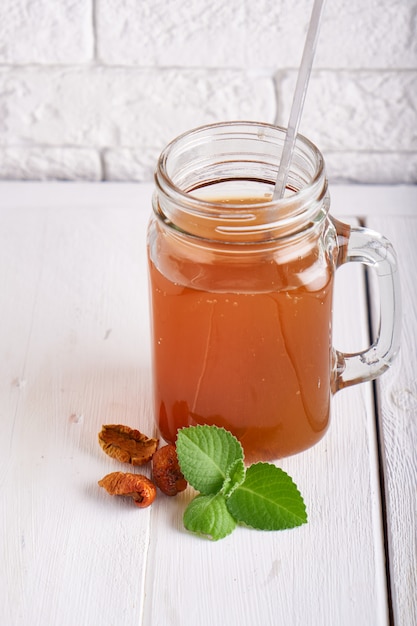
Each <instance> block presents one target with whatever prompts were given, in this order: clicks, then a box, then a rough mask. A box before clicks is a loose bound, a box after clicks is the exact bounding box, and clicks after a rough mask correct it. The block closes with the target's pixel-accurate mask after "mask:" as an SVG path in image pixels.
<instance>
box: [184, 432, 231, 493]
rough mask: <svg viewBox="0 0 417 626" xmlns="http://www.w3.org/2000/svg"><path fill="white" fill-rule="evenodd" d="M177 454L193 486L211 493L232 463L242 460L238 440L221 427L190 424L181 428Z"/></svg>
mask: <svg viewBox="0 0 417 626" xmlns="http://www.w3.org/2000/svg"><path fill="white" fill-rule="evenodd" d="M176 447H177V456H178V461H179V464H180V467H181V472H182V473H183V474H184V477H185V479H186V480H187V481H188V482H189V483H190V485H191V486H192V487H194V489H197V491H200V493H202V494H205V495H209V494H216V493H218V492H219V491H220V489H221V488H222V486H223V483H224V481H225V479H226V477H227V475H228V471H229V468H230V466H231V465H232V463H234V462H235V461H236V460H238V459H241V460H242V462H243V449H242V446H241V445H240V443H239V441H238V440H237V439H236V437H234V436H233V435H232V434H231V433H229V432H228V431H227V430H225V429H224V428H219V427H218V426H207V425H204V426H189V427H188V428H182V429H180V430H179V431H178V436H177V442H176Z"/></svg>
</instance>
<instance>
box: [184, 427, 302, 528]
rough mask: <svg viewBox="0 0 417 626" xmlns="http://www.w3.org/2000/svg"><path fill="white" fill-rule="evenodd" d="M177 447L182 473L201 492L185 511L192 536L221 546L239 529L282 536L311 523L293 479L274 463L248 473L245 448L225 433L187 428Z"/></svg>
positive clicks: (221, 429)
mask: <svg viewBox="0 0 417 626" xmlns="http://www.w3.org/2000/svg"><path fill="white" fill-rule="evenodd" d="M176 447H177V456H178V462H179V464H180V468H181V472H182V473H183V474H184V477H185V479H186V480H187V481H188V482H189V484H190V485H191V486H192V487H194V489H196V490H197V491H199V492H200V495H198V496H196V497H195V498H194V499H193V500H192V501H191V502H190V503H189V505H188V507H187V509H186V510H185V513H184V526H185V528H186V529H187V530H190V531H191V532H194V533H197V534H200V535H205V536H208V537H210V538H211V539H213V540H218V539H223V537H227V535H230V533H231V532H233V530H234V529H235V528H236V525H237V524H245V525H246V526H251V527H252V528H256V529H258V530H283V529H286V528H295V527H296V526H301V524H305V523H306V522H307V513H306V507H305V504H304V500H303V498H302V496H301V494H300V492H299V491H298V488H297V486H296V485H295V483H294V482H293V480H292V479H291V478H290V476H288V474H286V473H285V472H284V471H283V470H282V469H280V468H279V467H276V466H275V465H272V464H270V463H255V464H254V465H251V466H249V467H248V468H246V467H245V464H244V455H243V449H242V446H241V444H240V443H239V441H238V440H237V439H236V437H234V436H233V435H232V434H231V433H230V432H228V431H227V430H225V429H224V428H219V427H217V426H189V427H187V428H182V429H180V430H179V431H178V437H177V444H176Z"/></svg>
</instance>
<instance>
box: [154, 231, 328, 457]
mask: <svg viewBox="0 0 417 626" xmlns="http://www.w3.org/2000/svg"><path fill="white" fill-rule="evenodd" d="M162 239H163V237H162ZM158 249H159V255H162V256H163V257H164V258H165V263H162V265H161V266H160V264H158V262H157V261H156V262H155V261H154V260H153V259H152V258H151V259H150V284H151V298H152V309H153V318H152V326H153V365H154V389H155V410H156V414H157V421H158V426H159V429H160V432H161V435H162V437H163V438H164V439H165V440H166V441H168V442H174V441H175V438H176V433H177V430H178V429H179V428H181V427H184V426H189V425H195V424H216V425H218V426H223V427H224V428H226V429H227V430H230V431H231V432H232V433H233V434H235V435H236V436H237V437H238V438H239V440H240V441H241V443H242V445H243V448H244V452H245V459H246V460H247V462H254V461H257V460H272V459H277V458H281V457H285V456H289V455H291V454H295V453H297V452H300V451H302V450H305V449H306V448H308V447H310V446H312V445H313V444H314V443H316V442H317V441H318V440H319V439H320V438H321V437H322V436H323V434H324V432H325V431H326V429H327V426H328V420H329V409H330V368H331V349H330V346H331V313H332V278H331V274H330V272H329V271H328V269H326V264H325V263H323V260H322V259H320V254H318V253H317V250H316V246H311V247H310V248H308V252H307V254H304V255H303V256H297V255H295V257H291V261H290V262H289V263H286V264H283V263H280V260H279V257H277V258H276V259H274V258H271V259H269V260H268V261H264V262H263V263H262V262H261V265H259V263H260V261H259V258H254V260H253V262H251V261H248V264H247V265H246V266H245V267H244V268H243V270H242V272H241V273H240V274H239V271H237V273H236V276H235V278H236V280H235V281H234V279H233V271H234V270H233V269H232V270H231V269H230V266H229V264H228V258H227V257H224V256H223V255H219V257H218V258H217V257H216V256H215V255H214V257H213V258H211V260H210V262H207V263H202V264H200V266H198V264H197V265H196V264H195V263H191V264H190V262H189V261H188V260H186V259H184V257H183V255H182V253H180V251H179V249H178V250H176V245H175V241H169V237H167V238H166V239H165V240H164V241H159V243H158ZM177 252H178V254H177ZM151 257H152V253H151ZM168 266H172V267H173V268H175V271H174V272H173V273H172V275H171V272H170V271H167V267H168ZM192 272H194V274H195V276H194V279H193V277H192ZM231 272H232V276H231ZM181 275H184V276H187V279H186V280H184V281H182V280H181ZM304 277H305V278H304ZM245 283H246V284H245ZM233 284H234V285H236V286H237V287H233V288H232V285H233Z"/></svg>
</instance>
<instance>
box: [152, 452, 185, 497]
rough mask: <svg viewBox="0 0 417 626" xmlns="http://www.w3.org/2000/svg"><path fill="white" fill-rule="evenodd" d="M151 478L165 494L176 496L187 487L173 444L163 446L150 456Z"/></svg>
mask: <svg viewBox="0 0 417 626" xmlns="http://www.w3.org/2000/svg"><path fill="white" fill-rule="evenodd" d="M152 478H153V480H154V483H155V485H156V486H157V487H159V489H160V490H161V491H162V492H163V493H165V494H166V495H167V496H176V495H177V493H179V492H180V491H184V489H186V487H187V481H186V480H185V478H184V476H183V474H182V472H181V469H180V466H179V463H178V458H177V451H176V449H175V446H174V445H173V444H169V445H167V446H163V447H162V448H159V450H157V451H156V452H155V454H154V455H153V457H152Z"/></svg>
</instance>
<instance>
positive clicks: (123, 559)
mask: <svg viewBox="0 0 417 626" xmlns="http://www.w3.org/2000/svg"><path fill="white" fill-rule="evenodd" d="M0 190H1V193H0V215H1V218H0V219H1V221H0V284H1V292H2V298H1V303H0V435H1V443H2V446H1V456H0V497H1V504H0V515H1V518H0V519H1V534H0V542H1V554H0V563H1V565H0V571H1V579H0V624H1V626H37V625H39V626H40V625H42V626H80V625H91V626H96V625H100V626H110V625H112V626H119V625H120V626H124V625H126V626H138V625H140V624H142V625H145V626H154V625H155V626H159V625H161V626H166V625H171V624H172V625H178V626H195V625H198V626H205V625H207V626H223V625H225V626H258V625H259V626H269V625H271V626H272V625H273V626H276V625H277V626H281V625H282V626H293V625H294V626H295V625H300V626H308V625H314V626H316V625H317V626H352V625H355V626H372V625H377V626H380V625H381V626H382V625H385V624H395V626H411V625H415V624H417V375H416V371H417V321H416V319H417V315H416V314H417V296H416V286H415V285H416V282H415V281H416V278H415V277H416V270H417V249H416V248H417V246H416V244H417V188H413V187H387V188H383V187H347V186H343V187H334V188H333V189H332V190H331V191H332V214H333V215H335V216H338V217H345V218H346V219H356V218H359V219H360V220H362V221H363V223H364V224H365V225H367V226H369V227H371V228H374V229H375V230H378V231H380V232H382V233H383V234H385V235H386V236H387V237H388V238H390V239H391V241H392V242H393V244H394V246H395V247H396V249H397V252H398V255H399V262H400V269H401V277H402V285H403V334H402V339H403V341H402V351H401V354H400V357H399V358H398V359H397V361H396V362H395V364H394V366H393V367H392V369H391V370H390V371H389V372H388V373H386V374H385V375H384V376H383V377H382V378H381V379H380V381H379V382H378V383H377V384H376V385H373V384H371V383H367V384H362V385H358V386H356V387H351V388H349V389H346V390H344V391H341V392H339V393H338V394H337V395H336V396H335V398H334V403H333V417H332V425H331V428H330V431H329V432H328V434H327V435H326V436H325V438H324V439H323V440H322V441H321V442H320V443H319V444H318V445H317V446H316V447H314V448H313V449H311V450H309V451H308V452H305V453H304V454H301V455H298V456H296V457H292V458H289V459H286V460H285V461H282V462H280V463H279V465H280V466H281V467H283V469H285V470H286V471H287V472H288V473H290V475H291V476H292V477H293V478H294V480H295V481H296V483H297V484H298V486H299V488H300V490H301V492H302V493H303V495H304V498H305V501H306V504H307V509H308V514H309V523H308V524H307V525H305V526H302V527H300V528H298V529H295V530H290V531H284V532H272V533H271V532H259V531H254V530H249V529H245V528H238V529H237V530H236V531H235V532H234V533H232V535H230V536H229V537H228V538H226V539H223V540H221V541H219V542H215V543H213V542H210V541H208V540H204V539H200V538H197V537H195V536H193V535H190V534H189V533H187V532H186V531H185V530H184V529H183V526H182V514H183V511H184V508H185V505H186V503H187V501H188V500H189V498H190V494H189V491H186V492H184V493H183V494H182V495H181V496H179V497H177V498H167V497H164V496H162V495H161V496H160V497H158V498H157V500H156V501H155V503H154V504H153V506H152V507H151V508H149V509H146V510H140V509H137V508H136V507H135V506H133V504H132V503H131V502H130V501H127V502H126V501H125V500H124V499H121V498H111V497H110V496H108V495H107V494H106V493H105V492H104V490H102V489H100V488H99V487H98V485H97V481H98V480H99V479H100V478H102V477H103V476H104V475H105V474H107V473H108V472H111V471H115V470H118V469H120V470H126V469H127V468H126V467H125V466H122V465H121V464H118V463H116V462H115V461H113V460H112V459H110V458H109V457H107V456H106V455H105V454H104V453H103V452H102V450H101V449H100V447H99V446H98V443H97V433H98V431H99V430H100V428H101V425H102V424H105V423H123V424H128V425H131V426H132V427H136V428H139V429H140V430H142V431H143V432H145V433H148V434H152V433H154V432H155V429H154V426H153V420H152V415H151V400H150V352H149V349H150V348H149V330H148V299H147V274H146V255H145V231H146V224H147V220H148V216H149V212H150V196H151V191H152V187H151V185H142V186H140V185H124V184H123V185H122V184H91V185H88V184H86V185H84V184H82V185H78V184H70V183H61V184H60V183H56V184H49V183H38V184H30V183H24V184H18V183H3V184H1V185H0ZM357 269H358V268H351V270H352V271H347V268H342V269H340V270H339V273H338V277H337V278H338V280H337V293H336V301H335V345H336V346H337V347H338V348H339V349H342V350H350V349H352V350H357V349H360V348H362V347H365V346H366V345H367V344H368V341H369V339H368V316H367V294H366V283H365V281H364V277H363V274H362V271H357Z"/></svg>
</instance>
